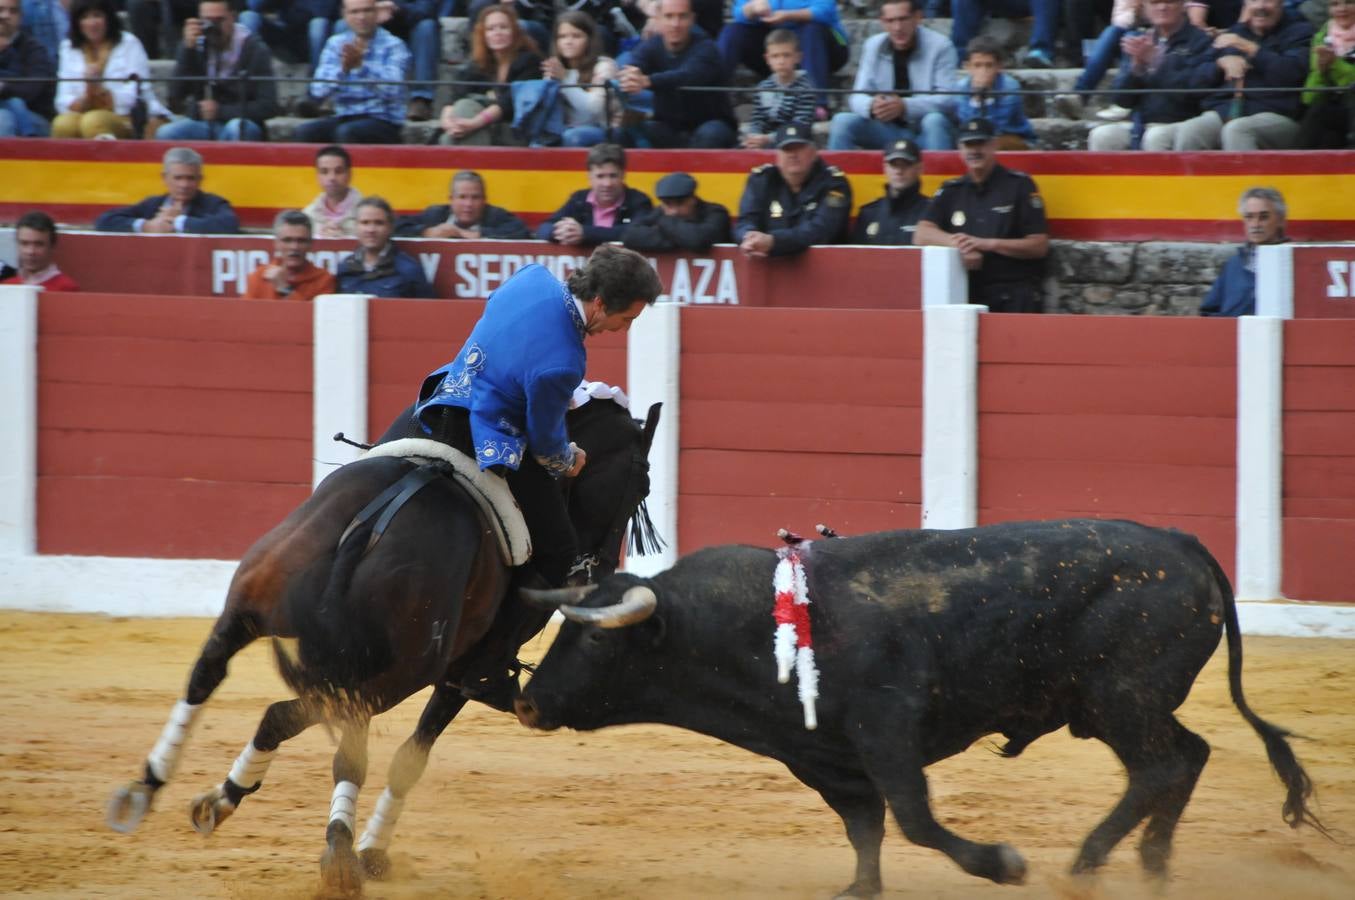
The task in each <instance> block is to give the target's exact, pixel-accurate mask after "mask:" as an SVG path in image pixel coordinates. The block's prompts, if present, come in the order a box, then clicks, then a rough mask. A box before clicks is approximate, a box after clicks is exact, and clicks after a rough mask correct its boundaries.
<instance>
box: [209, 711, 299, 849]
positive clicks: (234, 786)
mask: <svg viewBox="0 0 1355 900" xmlns="http://www.w3.org/2000/svg"><path fill="white" fill-rule="evenodd" d="M316 721H318V719H317V718H316V715H315V713H314V711H313V710H312V709H310V708H309V707H308V706H307V705H306V704H304V703H302V702H301V701H300V700H279V701H278V702H277V703H274V704H272V705H271V706H269V707H268V709H267V710H266V711H265V712H264V714H263V719H262V720H260V722H259V727H258V730H256V731H255V732H254V737H253V738H252V739H251V740H250V742H249V743H248V744H246V745H245V749H244V750H242V751H241V752H240V755H239V756H238V757H237V758H236V760H235V765H233V766H232V767H231V771H230V774H228V775H227V776H226V780H225V781H223V782H221V784H219V785H217V786H216V787H214V788H212V789H211V790H209V791H207V792H206V793H202V794H198V795H197V796H196V797H194V798H193V802H192V803H190V804H189V806H188V818H189V820H190V821H191V822H192V823H193V827H194V828H195V829H197V831H198V833H199V834H211V833H212V832H213V831H214V830H215V829H216V826H218V825H220V824H221V823H222V822H224V821H225V820H226V819H228V818H229V817H230V815H231V813H233V812H235V810H236V807H238V806H239V805H240V802H241V801H242V800H244V799H245V797H246V796H248V795H249V794H252V793H254V792H255V791H257V790H258V789H259V787H260V786H261V785H262V784H263V778H264V775H265V774H266V773H267V772H268V766H269V765H270V764H271V763H272V762H273V756H274V755H275V754H276V753H277V750H278V745H279V744H281V743H282V742H283V741H286V740H290V739H291V738H294V737H296V736H297V735H298V734H300V733H301V732H303V731H305V730H306V729H307V728H309V727H310V726H312V725H314V724H315V723H316Z"/></svg>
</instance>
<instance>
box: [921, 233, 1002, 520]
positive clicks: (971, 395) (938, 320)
mask: <svg viewBox="0 0 1355 900" xmlns="http://www.w3.org/2000/svg"><path fill="white" fill-rule="evenodd" d="M937 249H943V248H937ZM987 311H988V308H987V307H985V306H970V305H968V304H966V305H963V306H944V305H937V306H928V307H926V308H925V309H924V310H923V316H924V319H923V328H924V330H923V341H922V527H923V528H972V527H974V525H976V524H978V494H979V491H978V477H979V472H978V459H979V453H978V447H979V439H978V428H979V425H978V402H979V399H978V392H979V387H978V385H979V316H980V314H981V313H984V312H987Z"/></svg>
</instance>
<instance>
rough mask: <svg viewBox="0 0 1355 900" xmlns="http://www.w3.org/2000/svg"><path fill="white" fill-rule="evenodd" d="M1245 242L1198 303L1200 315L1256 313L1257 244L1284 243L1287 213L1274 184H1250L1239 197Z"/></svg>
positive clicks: (1247, 314) (1230, 258)
mask: <svg viewBox="0 0 1355 900" xmlns="http://www.w3.org/2000/svg"><path fill="white" fill-rule="evenodd" d="M1237 211H1238V212H1239V213H1240V214H1241V215H1242V228H1243V231H1245V232H1246V235H1247V243H1245V244H1243V245H1242V246H1241V247H1239V248H1238V249H1237V253H1236V254H1234V255H1233V256H1230V257H1229V258H1228V261H1227V262H1225V263H1224V264H1223V269H1222V270H1221V271H1220V272H1219V277H1218V278H1216V279H1214V283H1213V284H1212V285H1210V287H1209V293H1208V294H1206V295H1205V298H1204V302H1203V303H1201V304H1200V315H1202V316H1252V315H1255V314H1256V248H1257V247H1258V246H1260V245H1261V244H1283V243H1286V242H1287V241H1288V240H1289V238H1288V237H1286V236H1285V233H1284V220H1285V215H1286V210H1285V204H1284V196H1283V195H1282V194H1281V193H1280V192H1279V191H1277V190H1275V189H1274V188H1263V187H1254V188H1249V189H1248V190H1247V191H1246V193H1244V194H1243V195H1242V199H1241V200H1240V201H1238V209H1237Z"/></svg>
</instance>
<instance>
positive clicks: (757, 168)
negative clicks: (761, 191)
mask: <svg viewBox="0 0 1355 900" xmlns="http://www.w3.org/2000/svg"><path fill="white" fill-rule="evenodd" d="M772 167H773V166H772V164H771V163H763V164H762V165H760V166H753V174H754V175H760V174H761V173H763V172H765V171H767V170H768V169H770V168H772Z"/></svg>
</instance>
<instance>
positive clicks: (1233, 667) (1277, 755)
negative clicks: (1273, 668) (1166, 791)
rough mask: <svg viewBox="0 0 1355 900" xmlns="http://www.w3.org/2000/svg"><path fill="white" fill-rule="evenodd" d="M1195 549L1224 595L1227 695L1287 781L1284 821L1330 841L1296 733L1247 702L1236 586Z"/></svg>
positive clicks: (1211, 557)
mask: <svg viewBox="0 0 1355 900" xmlns="http://www.w3.org/2000/svg"><path fill="white" fill-rule="evenodd" d="M1196 546H1198V547H1200V549H1201V550H1202V551H1203V553H1204V556H1205V558H1206V559H1207V560H1208V561H1209V567H1210V569H1211V570H1212V571H1213V574H1214V581H1215V583H1216V584H1217V586H1218V589H1219V592H1220V593H1221V594H1222V595H1223V628H1224V635H1225V638H1226V640H1227V643H1228V692H1229V694H1230V695H1231V696H1232V698H1233V705H1234V706H1236V707H1237V711H1238V712H1240V713H1241V714H1242V718H1244V719H1246V720H1247V724H1248V725H1250V726H1251V727H1252V730H1253V731H1255V732H1256V734H1257V736H1258V737H1260V738H1261V742H1262V743H1263V744H1265V747H1266V756H1267V757H1269V759H1270V765H1271V766H1272V767H1273V768H1274V769H1275V774H1277V775H1279V776H1280V780H1281V781H1282V782H1284V786H1285V801H1284V809H1283V815H1284V820H1285V821H1286V822H1288V823H1289V827H1291V828H1298V827H1299V826H1300V825H1310V826H1312V827H1313V828H1314V829H1316V830H1317V831H1318V832H1319V833H1320V834H1322V835H1324V836H1326V837H1328V838H1331V837H1332V834H1331V832H1330V831H1329V830H1328V829H1327V827H1326V826H1325V825H1323V824H1322V822H1321V820H1319V819H1318V818H1317V816H1316V815H1314V813H1313V811H1312V810H1311V809H1310V808H1309V806H1308V801H1309V799H1310V798H1311V797H1312V794H1313V782H1312V780H1311V779H1310V778H1309V777H1308V773H1307V772H1305V771H1304V770H1303V766H1302V765H1301V764H1300V763H1299V761H1298V757H1296V756H1295V755H1294V750H1293V748H1291V747H1290V746H1289V742H1288V741H1287V740H1285V738H1288V737H1293V736H1294V735H1293V733H1292V732H1290V731H1288V730H1286V729H1284V728H1281V727H1280V726H1278V725H1273V724H1271V723H1270V722H1267V721H1266V720H1265V719H1263V718H1261V717H1260V716H1258V715H1257V714H1256V713H1255V712H1253V711H1252V708H1251V706H1250V705H1248V703H1247V698H1246V697H1245V696H1243V694H1242V627H1241V625H1240V624H1239V623H1238V619H1237V601H1236V599H1235V598H1234V595H1233V585H1232V583H1231V582H1230V581H1229V580H1228V575H1227V574H1226V573H1225V572H1224V571H1223V567H1222V566H1221V565H1219V561H1218V560H1217V559H1215V558H1214V555H1213V554H1212V553H1210V552H1209V551H1208V550H1207V549H1206V548H1205V547H1204V546H1203V545H1201V544H1199V542H1198V541H1197V542H1196Z"/></svg>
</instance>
